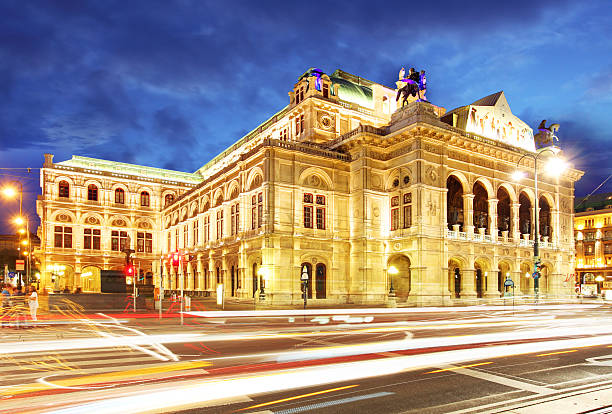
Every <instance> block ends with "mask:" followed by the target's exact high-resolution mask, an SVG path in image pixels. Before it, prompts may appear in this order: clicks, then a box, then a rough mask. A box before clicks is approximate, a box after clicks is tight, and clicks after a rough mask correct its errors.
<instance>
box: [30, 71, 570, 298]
mask: <svg viewBox="0 0 612 414" xmlns="http://www.w3.org/2000/svg"><path fill="white" fill-rule="evenodd" d="M289 95H290V97H289V98H290V103H289V105H288V106H287V107H285V108H284V109H282V110H281V111H280V112H278V113H277V114H275V115H274V116H273V117H271V118H270V119H268V120H267V121H266V122H264V123H263V124H262V125H260V126H259V127H258V128H256V129H255V130H253V131H252V132H251V133H249V134H248V135H247V136H245V137H243V138H242V139H240V140H239V141H238V142H236V143H235V144H234V145H233V146H232V147H231V148H229V149H228V150H226V151H225V152H223V153H222V154H220V155H218V156H217V157H215V158H214V159H213V160H212V161H210V162H209V163H208V164H206V165H205V166H203V167H202V168H200V169H199V170H198V171H196V172H195V173H194V174H192V175H190V176H192V177H193V179H194V180H197V183H196V184H192V183H191V182H190V183H179V182H176V183H175V184H174V186H173V187H165V186H164V185H163V184H161V183H160V184H158V186H157V187H155V190H153V189H152V191H155V194H156V196H157V197H160V198H161V197H162V195H163V191H166V190H167V189H170V188H172V190H173V191H174V192H175V193H176V194H177V195H178V198H177V199H176V200H175V201H174V202H173V203H171V204H169V205H168V206H165V207H162V206H161V204H160V203H158V204H156V207H152V208H151V211H147V213H149V214H150V216H147V217H149V220H150V224H151V226H152V228H153V230H154V235H153V239H154V243H153V246H154V250H153V254H152V255H151V256H150V259H151V262H150V269H151V271H152V272H153V273H154V274H155V275H156V277H155V283H158V279H157V274H158V273H159V271H158V270H157V269H158V268H159V267H160V263H159V262H158V260H157V258H159V257H160V255H161V256H162V257H163V258H164V259H163V262H162V263H161V268H162V269H163V283H164V287H165V289H172V290H173V289H179V288H180V287H183V288H184V289H185V290H188V291H196V292H198V291H199V292H209V294H211V295H215V294H216V289H217V286H218V285H220V284H223V289H224V292H225V296H226V297H230V298H235V299H236V300H246V301H251V302H252V301H255V302H259V303H261V304H266V305H276V304H278V305H281V304H294V305H298V304H300V303H301V302H302V298H301V291H300V274H301V273H302V272H303V271H304V270H305V271H306V272H307V273H308V275H309V278H310V283H309V289H308V295H309V297H310V298H311V299H310V300H312V301H315V303H319V304H336V303H355V304H365V303H369V304H382V303H386V302H387V301H388V293H389V290H390V289H391V285H392V286H393V290H394V292H395V294H396V301H397V303H398V304H450V303H455V302H457V303H461V302H465V301H471V300H473V299H475V298H480V297H482V298H483V299H487V298H499V296H500V284H501V283H502V282H503V279H505V277H506V275H509V276H511V277H512V279H514V280H515V281H516V282H517V290H516V291H515V293H517V294H518V293H525V294H528V293H530V292H531V291H532V288H531V287H530V282H531V279H530V278H526V277H525V274H526V273H527V274H529V273H530V269H531V268H532V262H533V231H534V229H533V225H532V224H531V223H533V215H534V214H535V212H534V208H533V205H534V190H533V181H532V180H525V181H524V182H522V183H515V182H512V181H511V174H512V172H513V171H514V170H515V169H516V166H517V162H518V161H519V159H520V158H521V156H522V155H523V154H524V153H525V152H528V151H529V150H528V149H525V134H524V133H525V131H523V135H521V137H522V138H521V139H522V141H521V145H520V146H513V145H512V143H513V141H512V139H513V137H514V135H513V133H514V130H512V129H511V128H512V126H511V125H509V126H508V129H507V131H504V130H502V129H503V125H502V126H501V127H498V128H497V129H496V128H493V126H494V124H491V126H489V127H488V129H487V130H490V131H491V132H492V133H493V134H494V135H493V136H490V137H485V136H482V135H476V134H474V133H468V132H466V125H475V124H474V123H472V124H469V122H473V120H472V121H470V118H469V111H470V109H469V108H470V106H467V107H462V108H457V109H456V110H453V111H450V112H448V113H446V112H445V110H444V108H441V107H437V106H434V105H431V104H429V103H426V102H411V103H409V104H408V105H407V106H406V107H404V108H400V109H398V108H397V106H396V102H395V95H396V91H395V90H393V89H391V88H388V87H385V86H383V85H379V84H376V83H373V82H370V81H368V80H365V79H362V78H359V77H356V76H353V75H350V74H347V73H345V72H342V71H336V72H334V73H333V74H332V75H329V76H328V75H325V74H323V75H322V76H321V74H320V73H317V72H316V71H312V70H311V71H308V72H306V73H305V74H304V75H302V77H300V78H299V80H298V82H297V83H296V84H295V85H294V88H293V90H292V91H291V92H290V93H289ZM473 106H478V108H481V113H491V114H493V113H502V114H504V115H502V116H507V117H511V116H512V115H511V113H510V111H509V107H508V105H507V102H506V100H505V97H504V96H503V93H497V94H493V95H490V96H489V97H486V98H483V99H481V100H479V101H477V102H475V103H474V104H473ZM487 106H490V107H491V108H490V109H491V110H489V111H485V110H482V108H483V107H487ZM487 119H488V118H487ZM508 119H510V118H506V120H508ZM512 119H514V118H512ZM517 124H519V122H515V125H517ZM484 131H485V130H484V129H483V133H484ZM528 132H529V133H530V134H531V135H529V136H530V137H532V136H533V135H532V132H531V130H529V131H528ZM531 139H532V138H531ZM60 164H61V163H60ZM54 165H57V164H54ZM117 165H121V164H117ZM522 165H526V166H527V168H529V164H528V163H526V162H524V163H523V164H522ZM132 167H133V168H139V167H138V166H132ZM531 168H533V167H531ZM45 173H47V174H45ZM51 173H53V174H51ZM60 173H61V174H60ZM62 174H63V177H64V179H72V180H74V179H75V178H74V176H75V174H77V172H76V171H65V170H62V171H55V170H52V169H47V168H45V169H43V175H41V183H43V188H45V189H46V190H45V191H46V192H47V194H48V195H45V194H43V200H46V199H47V198H49V199H50V201H51V200H53V204H48V205H47V209H46V210H45V213H44V214H46V216H44V217H43V216H42V215H41V217H43V226H46V227H47V236H46V237H45V238H44V239H45V240H46V243H47V246H50V244H49V243H51V244H52V243H53V242H52V239H51V238H50V237H51V234H50V231H51V229H52V227H53V225H55V223H56V222H57V220H56V219H54V217H56V216H57V213H58V212H59V207H60V205H58V200H57V199H58V196H57V195H55V196H54V195H52V194H54V192H55V191H58V190H57V188H58V185H59V183H58V180H60V179H61V178H60V175H62ZM78 174H80V172H79V173H78ZM179 174H181V173H179ZM182 174H185V173H182ZM581 174H582V173H581V172H580V171H577V170H573V169H570V170H568V171H566V172H565V173H564V175H563V176H562V177H560V178H557V179H550V178H546V177H541V178H540V180H539V185H540V191H539V193H540V216H539V217H540V223H542V224H541V225H540V233H541V234H542V235H543V237H542V238H541V253H540V256H541V257H542V260H543V263H544V268H543V278H542V280H541V282H540V288H541V291H542V292H543V293H545V294H550V295H562V294H568V293H570V292H571V291H572V289H573V283H571V281H570V282H569V283H568V281H567V278H568V276H569V275H571V274H572V273H573V260H574V239H573V232H572V220H573V209H572V205H573V186H574V182H575V181H576V180H577V179H579V178H580V176H581ZM113 179H114V178H113ZM132 179H133V180H134V181H133V182H132V184H133V188H134V189H133V190H130V191H132V194H134V197H136V196H137V194H138V191H140V190H139V188H140V187H139V186H141V185H144V182H143V181H139V180H138V178H137V177H136V176H134V177H133V178H132ZM126 180H127V178H126ZM81 181H83V180H81ZM79 185H80V191H81V192H82V194H84V191H85V189H86V185H85V182H82V183H81V184H79ZM105 185H106V187H105V188H110V189H111V190H112V188H111V187H112V186H111V187H109V186H110V182H109V184H105ZM147 185H149V184H147ZM109 194H112V193H109ZM80 197H81V198H82V199H83V197H84V195H81V196H80ZM83 200H84V199H83ZM45 203H46V202H43V201H41V206H42V205H43V204H45ZM68 204H69V203H66V204H65V205H64V206H63V207H62V208H64V209H65V210H69V207H70V205H68ZM79 206H80V209H81V210H80V212H76V211H75V212H74V213H73V215H74V217H71V218H72V219H73V220H74V222H79V223H80V222H81V221H82V220H83V217H84V215H83V212H82V211H84V209H89V208H90V207H89V206H88V205H87V204H86V203H85V202H84V201H83V202H81V203H80V205H79V204H77V206H74V205H72V208H73V209H74V208H77V207H79ZM96 207H97V206H96ZM111 208H114V207H113V206H108V207H106V209H108V213H107V215H106V216H103V217H101V218H104V222H103V223H104V225H103V228H104V231H107V232H108V231H110V229H107V228H106V227H105V226H109V225H111V224H112V219H111V217H114V216H113V214H119V211H117V212H114V211H112V212H111ZM39 210H40V207H39ZM39 214H40V213H39ZM79 214H80V215H79ZM139 214H140V210H139V209H138V208H137V207H134V209H133V215H128V214H127V212H126V213H125V215H126V220H125V221H126V222H128V221H127V219H128V218H129V219H130V221H129V223H131V224H130V225H131V226H132V233H134V232H137V231H138V229H137V228H135V226H136V224H135V223H137V222H138V221H137V220H138V219H139V217H140V216H139ZM46 217H49V218H53V219H52V220H55V221H51V220H49V219H46ZM79 220H80V221H79ZM101 223H102V221H101ZM75 237H77V236H75ZM82 237H83V235H79V236H78V238H82ZM107 243H109V242H107ZM177 250H178V251H180V252H181V263H180V265H179V266H178V267H174V266H173V263H172V260H170V259H169V254H170V253H171V252H174V251H177ZM71 253H72V252H71ZM54 254H55V255H56V256H55V257H59V256H58V255H60V254H61V249H60V251H56V252H55V253H54ZM72 254H73V255H74V253H72ZM109 254H110V253H109ZM136 255H137V257H138V253H136ZM111 256H112V254H111ZM109 257H110V256H109ZM84 259H85V256H84V255H83V253H81V256H80V258H79V260H80V261H81V263H83V261H84ZM53 260H55V259H53ZM53 260H51V261H53ZM119 261H120V255H116V258H115V263H117V264H118V263H119ZM109 263H110V259H109ZM103 265H106V263H105V264H103ZM388 269H392V270H393V271H394V272H388V271H387V270H388ZM391 273H395V274H391ZM75 280H76V279H75ZM519 281H520V282H519ZM262 287H263V289H262ZM262 290H263V292H262ZM262 293H263V294H262Z"/></svg>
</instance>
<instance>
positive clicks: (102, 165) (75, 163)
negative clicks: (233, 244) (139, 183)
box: [55, 155, 202, 184]
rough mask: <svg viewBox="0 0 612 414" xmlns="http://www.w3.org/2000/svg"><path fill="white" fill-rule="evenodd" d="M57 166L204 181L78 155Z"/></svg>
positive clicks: (162, 178)
mask: <svg viewBox="0 0 612 414" xmlns="http://www.w3.org/2000/svg"><path fill="white" fill-rule="evenodd" d="M55 164H56V165H64V166H67V167H77V168H86V169H90V170H96V171H104V172H111V173H117V174H126V175H135V176H139V177H145V178H152V179H160V180H170V181H180V182H183V183H189V184H198V183H200V182H201V181H202V177H201V176H200V175H199V174H195V173H186V172H182V171H173V170H165V169H163V168H155V167H145V166H142V165H136V164H127V163H124V162H116V161H108V160H101V159H98V158H89V157H81V156H78V155H73V156H72V158H71V159H69V160H66V161H62V162H57V163H55Z"/></svg>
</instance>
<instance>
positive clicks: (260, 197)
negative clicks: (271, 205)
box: [257, 193, 263, 228]
mask: <svg viewBox="0 0 612 414" xmlns="http://www.w3.org/2000/svg"><path fill="white" fill-rule="evenodd" d="M262 219H263V193H259V194H257V227H258V228H259V227H261V222H262Z"/></svg>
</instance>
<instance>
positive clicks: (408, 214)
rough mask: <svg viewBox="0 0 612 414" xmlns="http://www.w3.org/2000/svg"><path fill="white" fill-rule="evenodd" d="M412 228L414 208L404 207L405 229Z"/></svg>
mask: <svg viewBox="0 0 612 414" xmlns="http://www.w3.org/2000/svg"><path fill="white" fill-rule="evenodd" d="M410 226H412V206H411V205H407V206H404V228H405V229H407V228H408V227H410Z"/></svg>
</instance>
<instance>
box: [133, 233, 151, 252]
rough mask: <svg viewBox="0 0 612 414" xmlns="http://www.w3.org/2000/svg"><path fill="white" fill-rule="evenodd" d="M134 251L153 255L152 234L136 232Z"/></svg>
mask: <svg viewBox="0 0 612 414" xmlns="http://www.w3.org/2000/svg"><path fill="white" fill-rule="evenodd" d="M136 251H137V252H144V253H153V234H151V233H144V232H138V233H137V234H136Z"/></svg>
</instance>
